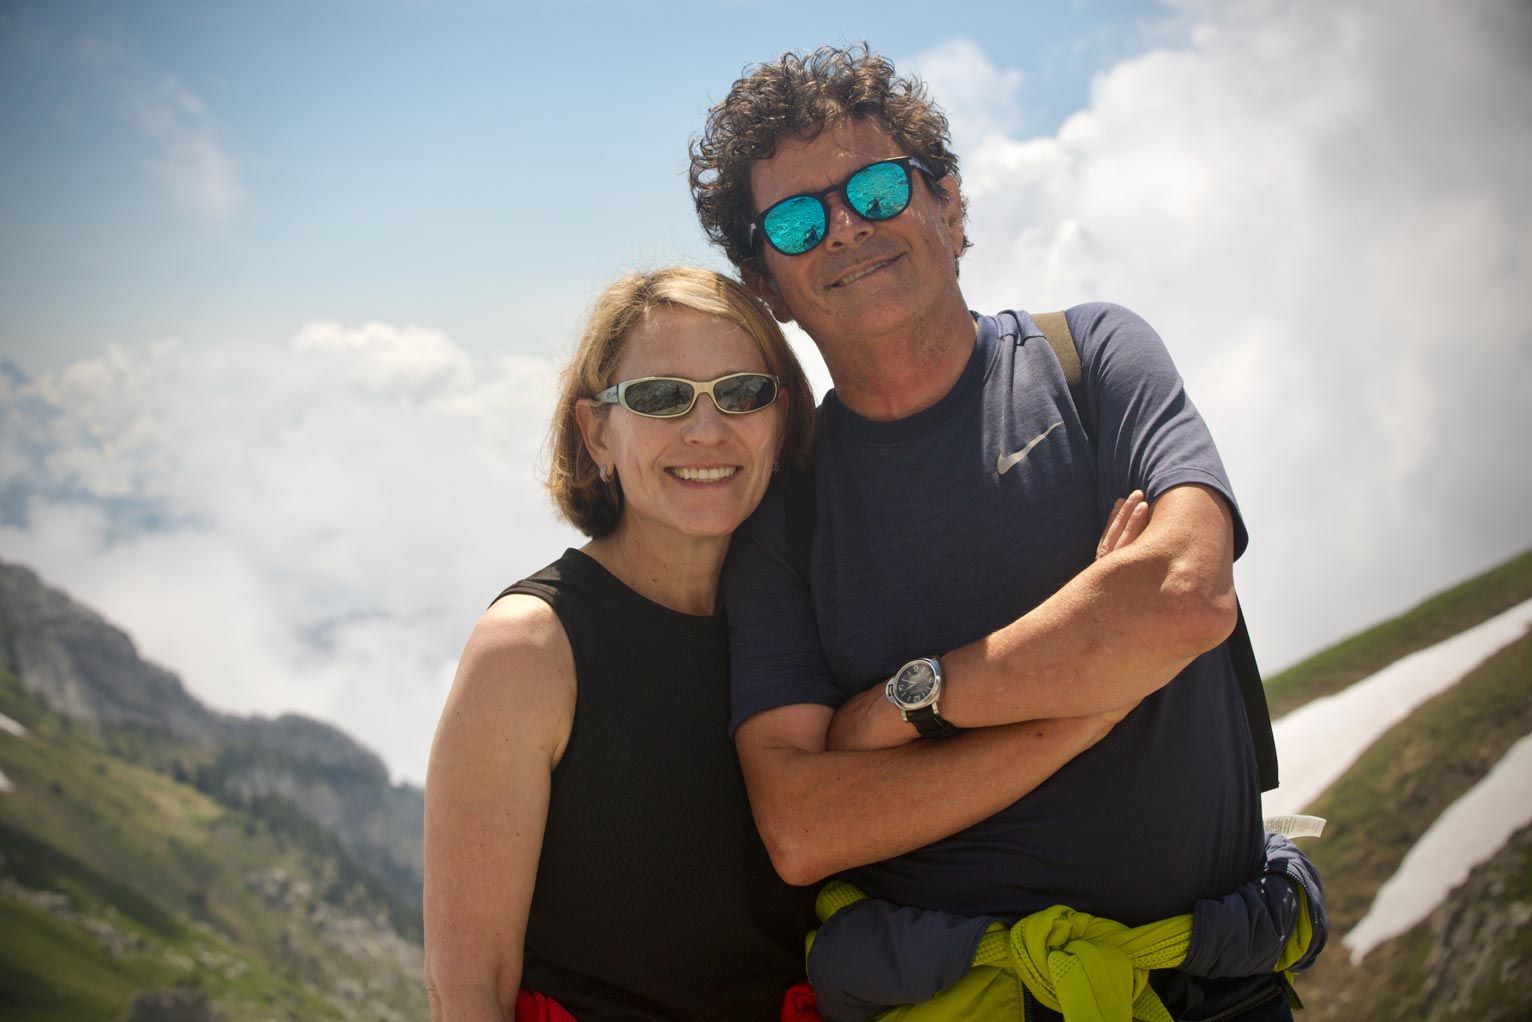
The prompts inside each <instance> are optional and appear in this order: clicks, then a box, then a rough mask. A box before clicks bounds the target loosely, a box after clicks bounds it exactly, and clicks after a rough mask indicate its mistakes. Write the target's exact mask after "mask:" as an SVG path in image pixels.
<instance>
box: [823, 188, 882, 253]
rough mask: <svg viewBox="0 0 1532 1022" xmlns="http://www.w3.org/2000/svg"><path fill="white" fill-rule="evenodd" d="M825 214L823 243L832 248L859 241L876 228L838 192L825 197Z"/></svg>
mask: <svg viewBox="0 0 1532 1022" xmlns="http://www.w3.org/2000/svg"><path fill="white" fill-rule="evenodd" d="M825 203H826V208H827V210H828V212H827V214H826V220H827V221H828V222H827V223H826V224H825V244H827V245H829V246H831V247H832V248H835V247H839V246H841V245H851V244H855V243H857V242H860V241H862V240H864V239H866V238H867V237H868V236H870V235H871V234H872V233H873V231H874V230H875V229H876V228H875V227H874V226H873V222H872V221H871V220H868V219H866V218H865V217H863V216H862V215H861V214H859V213H857V212H856V210H854V209H852V208H851V207H850V206H849V205H847V203H846V197H845V196H844V195H842V194H841V193H839V192H836V193H835V194H834V195H830V196H828V197H826V199H825Z"/></svg>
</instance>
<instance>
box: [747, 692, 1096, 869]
mask: <svg viewBox="0 0 1532 1022" xmlns="http://www.w3.org/2000/svg"><path fill="white" fill-rule="evenodd" d="M786 711H805V712H809V713H812V712H819V713H822V714H824V715H825V716H827V715H828V713H829V711H828V710H827V709H826V708H824V707H807V706H804V707H788V708H785V710H784V711H773V712H775V713H783V712H786ZM763 716H765V715H763ZM751 724H752V721H746V722H745V725H744V726H742V727H741V730H740V735H739V745H740V760H741V764H742V765H743V767H744V772H745V781H746V784H747V786H748V787H749V789H750V803H751V806H752V808H753V809H754V811H755V818H756V825H757V827H758V829H759V830H760V832H761V837H762V839H763V840H764V841H765V843H766V848H767V850H768V852H770V854H771V858H772V862H773V863H774V864H775V866H776V868H777V872H778V873H780V874H781V876H782V878H783V879H784V880H786V881H788V882H789V883H794V884H809V883H814V882H816V881H818V880H821V879H823V878H824V877H827V876H830V875H831V874H834V873H838V872H840V871H842V870H846V869H850V868H852V867H854V866H861V865H865V864H867V863H870V862H878V861H881V860H883V859H888V858H892V857H894V856H896V855H902V854H904V853H905V852H909V851H913V850H914V849H916V848H920V847H923V846H925V845H928V844H930V843H931V842H933V841H936V840H939V839H941V838H944V837H947V836H949V835H951V834H954V833H956V832H958V831H960V830H963V829H965V828H967V827H970V826H972V825H974V824H975V823H978V822H979V821H981V820H984V819H987V818H988V817H990V816H993V815H994V814H995V813H997V812H999V811H1000V810H1002V809H1004V808H1006V807H1007V806H1009V805H1011V804H1012V803H1013V802H1015V801H1017V800H1018V799H1020V798H1021V797H1023V796H1024V795H1026V794H1027V793H1028V792H1030V791H1031V790H1032V789H1034V788H1036V787H1037V786H1038V785H1039V784H1041V783H1042V782H1043V781H1045V780H1047V779H1048V778H1049V777H1051V776H1052V775H1053V773H1054V772H1055V771H1056V770H1058V768H1059V767H1061V766H1062V765H1064V764H1065V763H1067V762H1069V761H1070V760H1071V759H1073V758H1074V757H1075V756H1077V755H1078V754H1079V753H1080V752H1082V751H1084V750H1085V749H1087V748H1089V747H1090V746H1091V745H1094V744H1095V743H1096V742H1097V741H1099V740H1100V739H1101V738H1102V737H1103V736H1104V735H1105V734H1106V733H1107V732H1108V731H1109V730H1110V728H1111V721H1109V720H1107V719H1105V718H1095V717H1092V718H1077V719H1072V720H1038V721H1029V722H1027V723H1024V724H1014V725H1010V726H1007V727H994V728H983V729H980V730H976V731H973V732H970V733H965V734H960V735H958V736H956V737H954V738H950V739H942V740H931V741H922V742H916V743H913V744H910V745H905V746H901V747H898V748H889V749H878V750H872V751H857V752H830V751H825V750H824V749H822V748H820V749H817V750H816V749H813V748H804V747H802V746H801V745H800V744H795V743H793V742H790V741H782V740H776V739H772V738H766V739H762V738H761V737H760V736H759V735H751V734H750V732H749V730H748V729H749V728H750V726H751ZM826 724H827V720H825V717H824V716H821V717H820V718H819V723H818V728H819V733H820V734H823V733H824V728H825V726H826ZM906 726H908V725H906Z"/></svg>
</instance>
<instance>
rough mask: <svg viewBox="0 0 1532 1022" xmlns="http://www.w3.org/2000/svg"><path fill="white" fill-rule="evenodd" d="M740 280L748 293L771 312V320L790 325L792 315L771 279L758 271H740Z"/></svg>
mask: <svg viewBox="0 0 1532 1022" xmlns="http://www.w3.org/2000/svg"><path fill="white" fill-rule="evenodd" d="M739 275H740V279H741V280H743V281H744V282H745V286H746V287H747V288H749V289H750V293H751V294H753V295H755V296H756V297H757V298H759V299H760V300H761V301H762V302H763V303H765V305H766V308H768V309H770V310H771V315H772V318H773V319H775V320H776V321H777V322H778V323H791V322H792V321H793V314H792V313H791V312H789V311H788V309H787V303H786V302H784V301H783V300H782V293H781V292H780V291H778V290H777V285H776V284H773V283H772V281H771V278H770V277H769V276H767V275H766V274H765V273H763V272H761V271H759V270H751V269H741V270H740V272H739Z"/></svg>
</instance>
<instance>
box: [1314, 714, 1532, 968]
mask: <svg viewBox="0 0 1532 1022" xmlns="http://www.w3.org/2000/svg"><path fill="white" fill-rule="evenodd" d="M1529 790H1532V735H1528V736H1527V737H1526V738H1523V739H1522V740H1521V741H1519V742H1517V743H1516V744H1515V745H1513V746H1512V747H1511V751H1510V752H1508V753H1506V754H1505V758H1504V759H1502V760H1501V761H1500V762H1499V763H1498V764H1496V765H1495V768H1494V769H1493V770H1491V771H1490V772H1489V774H1488V775H1487V776H1486V777H1485V778H1484V779H1483V780H1482V781H1480V782H1479V783H1478V784H1476V785H1474V786H1473V788H1471V789H1470V790H1469V791H1468V792H1467V793H1466V794H1464V795H1463V797H1462V798H1460V799H1458V800H1457V801H1456V802H1454V803H1452V805H1450V806H1448V807H1447V810H1446V812H1444V813H1442V815H1441V816H1440V817H1438V818H1437V821H1436V822H1435V823H1434V824H1432V825H1431V829H1430V830H1428V831H1426V832H1425V834H1423V835H1421V838H1420V840H1419V841H1418V842H1416V844H1415V847H1414V848H1411V849H1410V851H1409V854H1408V855H1406V856H1405V857H1404V861H1403V862H1401V863H1400V864H1399V871H1398V872H1396V873H1395V874H1394V875H1393V876H1392V877H1390V878H1389V881H1388V883H1386V884H1384V885H1383V887H1382V889H1381V890H1379V891H1378V895H1377V897H1376V898H1374V899H1373V903H1372V907H1371V908H1369V909H1368V910H1367V914H1366V915H1365V916H1363V917H1362V921H1361V922H1359V923H1357V924H1356V926H1355V927H1353V928H1352V930H1351V932H1350V933H1348V934H1346V940H1345V943H1346V946H1347V947H1348V948H1350V949H1351V962H1352V964H1353V965H1355V964H1356V963H1357V962H1360V961H1361V960H1362V958H1363V957H1365V956H1366V954H1367V953H1368V952H1369V951H1371V950H1372V949H1373V948H1375V947H1377V946H1378V945H1379V944H1381V943H1383V942H1384V941H1386V940H1390V939H1392V938H1394V937H1397V936H1398V935H1399V934H1401V933H1404V932H1405V931H1406V930H1408V929H1409V928H1410V927H1412V926H1414V925H1415V924H1416V923H1418V922H1420V921H1421V920H1422V919H1424V918H1425V917H1426V916H1428V915H1430V914H1431V912H1432V910H1433V909H1435V908H1436V906H1437V905H1439V904H1441V902H1442V900H1443V899H1444V898H1446V897H1447V895H1448V894H1449V893H1450V892H1451V891H1452V889H1453V888H1454V887H1457V886H1458V885H1459V884H1461V883H1462V882H1463V881H1464V880H1467V879H1468V874H1469V871H1470V870H1472V869H1473V868H1474V867H1475V866H1477V865H1478V864H1479V863H1481V862H1485V861H1487V860H1489V859H1490V858H1492V857H1493V856H1494V855H1495V853H1496V852H1498V851H1499V850H1500V849H1501V848H1502V847H1503V846H1504V845H1505V842H1506V841H1507V839H1509V838H1510V836H1511V835H1512V834H1514V833H1516V831H1518V830H1520V829H1521V828H1522V827H1524V826H1526V825H1527V824H1528V823H1532V798H1528V797H1527V792H1528V791H1529Z"/></svg>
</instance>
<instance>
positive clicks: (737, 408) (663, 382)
mask: <svg viewBox="0 0 1532 1022" xmlns="http://www.w3.org/2000/svg"><path fill="white" fill-rule="evenodd" d="M779 389H780V381H778V380H777V378H776V377H775V376H771V375H769V374H767V373H730V374H729V375H728V376H720V377H718V379H716V380H709V381H708V382H706V383H704V382H702V381H700V380H684V379H681V378H680V377H678V376H645V377H643V378H641V379H637V380H624V381H623V382H622V383H619V384H617V385H616V386H614V387H608V388H606V389H605V390H603V391H602V392H601V393H599V394H597V395H596V396H595V397H594V398H592V399H591V400H593V401H595V402H597V403H598V404H604V405H610V404H620V405H622V406H623V407H624V408H626V409H627V410H628V411H630V412H633V413H634V414H635V415H647V416H648V417H649V418H651V419H673V418H675V417H676V416H679V415H685V414H686V413H687V412H689V411H691V410H692V405H694V404H696V403H697V395H699V394H706V395H707V396H708V397H710V398H712V399H713V407H715V408H717V409H718V410H719V411H720V412H723V413H724V414H725V415H744V414H746V413H748V412H758V411H760V410H761V409H762V408H769V407H770V406H771V405H772V404H773V403H774V402H775V401H776V400H777V391H778V390H779Z"/></svg>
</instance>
